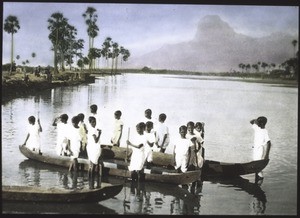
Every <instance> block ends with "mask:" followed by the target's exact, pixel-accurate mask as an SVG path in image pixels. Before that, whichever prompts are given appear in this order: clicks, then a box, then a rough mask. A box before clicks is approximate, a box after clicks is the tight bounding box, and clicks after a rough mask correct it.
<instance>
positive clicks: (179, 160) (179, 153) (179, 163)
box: [173, 126, 191, 172]
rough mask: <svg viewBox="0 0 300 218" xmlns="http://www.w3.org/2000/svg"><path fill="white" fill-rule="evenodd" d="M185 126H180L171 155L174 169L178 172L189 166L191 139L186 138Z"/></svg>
mask: <svg viewBox="0 0 300 218" xmlns="http://www.w3.org/2000/svg"><path fill="white" fill-rule="evenodd" d="M186 133H187V127H186V126H180V128H179V134H180V138H178V139H177V140H176V142H175V145H174V150H173V154H174V155H173V157H174V161H175V169H176V170H177V171H178V172H186V171H187V170H188V167H189V159H190V155H191V140H190V139H187V138H186Z"/></svg>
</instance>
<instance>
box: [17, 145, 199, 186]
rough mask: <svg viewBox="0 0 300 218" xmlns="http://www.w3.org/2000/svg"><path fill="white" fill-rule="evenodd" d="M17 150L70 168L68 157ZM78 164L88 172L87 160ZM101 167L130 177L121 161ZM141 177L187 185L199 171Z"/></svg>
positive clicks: (161, 169)
mask: <svg viewBox="0 0 300 218" xmlns="http://www.w3.org/2000/svg"><path fill="white" fill-rule="evenodd" d="M19 149H20V151H21V153H22V154H23V155H24V156H25V157H27V158H29V159H32V160H36V161H40V162H43V163H47V164H52V165H56V166H61V167H67V168H68V167H69V166H70V162H71V158H70V157H65V156H56V155H50V154H43V155H39V154H37V153H34V152H32V151H30V150H29V149H27V148H26V147H25V146H19ZM78 163H79V164H81V166H82V169H83V170H85V171H87V170H88V168H89V161H88V160H87V159H82V158H78ZM103 166H104V169H103V175H113V176H120V177H126V178H130V177H131V172H130V171H129V170H128V163H127V162H125V161H123V160H116V159H106V160H104V161H103ZM143 176H144V179H145V181H154V182H163V183H171V184H177V185H179V184H189V183H192V182H194V181H197V180H199V179H200V177H201V170H195V171H188V172H186V173H177V172H175V170H168V169H166V168H164V167H152V168H151V170H148V169H144V174H143Z"/></svg>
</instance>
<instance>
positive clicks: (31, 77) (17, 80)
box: [2, 68, 298, 99]
mask: <svg viewBox="0 0 300 218" xmlns="http://www.w3.org/2000/svg"><path fill="white" fill-rule="evenodd" d="M126 73H141V74H162V75H173V76H174V75H178V76H183V75H184V76H187V77H188V76H201V77H199V78H195V77H193V79H201V80H231V81H244V82H255V83H267V84H274V85H280V86H285V87H298V81H297V80H296V79H295V78H288V77H278V76H276V75H275V76H274V75H270V74H266V73H248V74H247V73H240V72H232V73H229V72H226V73H225V72H224V73H201V72H188V71H180V70H152V69H150V68H143V69H119V70H118V71H117V73H113V74H112V73H111V70H110V69H101V70H92V71H89V70H84V71H70V70H69V71H65V72H60V73H58V74H53V73H52V74H51V78H48V77H47V75H46V74H43V73H41V74H40V75H39V76H36V75H35V74H34V73H26V74H24V73H22V72H14V73H12V74H10V73H9V72H7V71H2V97H4V98H10V99H11V98H17V97H20V96H22V95H23V94H31V93H36V92H38V91H41V90H45V89H52V88H55V87H64V86H76V85H81V84H89V83H94V82H95V78H96V77H99V76H102V77H103V76H115V75H120V74H126ZM26 76H28V77H27V80H26V79H25V77H26Z"/></svg>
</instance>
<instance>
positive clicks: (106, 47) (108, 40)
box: [101, 37, 112, 67]
mask: <svg viewBox="0 0 300 218" xmlns="http://www.w3.org/2000/svg"><path fill="white" fill-rule="evenodd" d="M111 44H112V40H111V37H106V39H105V40H104V42H103V44H102V49H101V54H102V56H103V57H105V59H106V62H107V67H108V58H109V54H110V53H111V51H110V49H111Z"/></svg>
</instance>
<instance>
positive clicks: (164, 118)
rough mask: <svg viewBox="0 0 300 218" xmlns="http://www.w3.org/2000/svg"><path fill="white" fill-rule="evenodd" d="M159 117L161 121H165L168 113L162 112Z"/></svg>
mask: <svg viewBox="0 0 300 218" xmlns="http://www.w3.org/2000/svg"><path fill="white" fill-rule="evenodd" d="M158 119H159V120H160V121H163V122H164V121H165V120H166V119H167V115H166V114H164V113H162V114H160V115H159V116H158Z"/></svg>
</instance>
